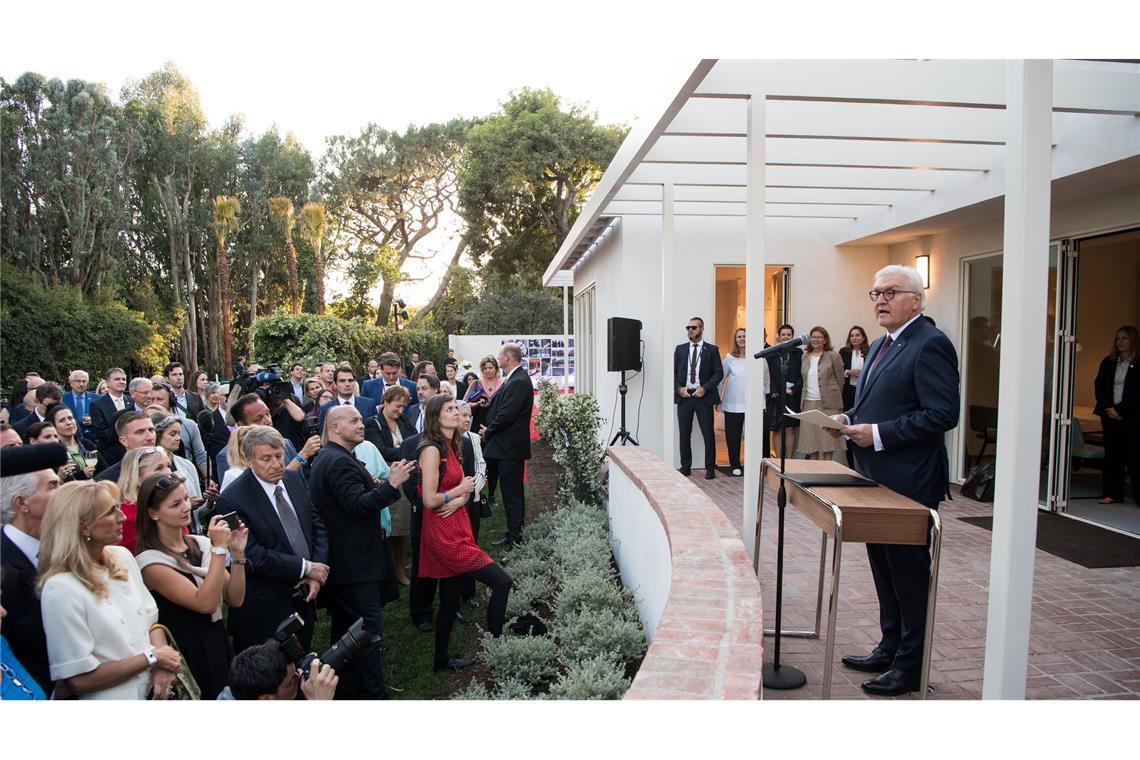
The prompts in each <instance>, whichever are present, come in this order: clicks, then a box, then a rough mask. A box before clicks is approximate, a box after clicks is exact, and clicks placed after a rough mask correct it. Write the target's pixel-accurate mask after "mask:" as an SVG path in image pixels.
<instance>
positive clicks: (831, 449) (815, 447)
mask: <svg viewBox="0 0 1140 760" xmlns="http://www.w3.org/2000/svg"><path fill="white" fill-rule="evenodd" d="M810 335H811V346H810V348H809V349H808V350H807V351H806V352H805V353H804V355H803V359H801V360H800V369H801V370H802V371H803V378H804V386H803V391H801V396H800V398H801V399H802V404H801V407H800V408H801V409H802V410H803V411H805V412H806V411H809V410H811V409H818V410H819V411H821V412H823V413H824V414H826V415H828V416H829V417H830V416H831V415H833V414H839V413H840V412H842V411H843V382H844V380H845V379H846V378H845V377H844V376H843V359H841V358H840V357H839V354H838V353H836V352H835V351H834V350H833V349H832V347H831V336H830V335H828V333H827V330H825V329H824V328H822V327H820V326H818V325H816V326H815V327H813V328H811V333H810ZM845 449H846V444H845V443H844V441H843V439H842V438H832V437H831V436H830V435H828V434H827V433H826V432H824V430H823V428H821V427H820V426H819V425H812V424H811V423H809V422H805V423H802V424H801V425H800V437H799V440H798V442H797V443H796V454H800V455H803V456H804V457H806V458H808V459H833V458H834V455H835V452H837V451H844V450H845Z"/></svg>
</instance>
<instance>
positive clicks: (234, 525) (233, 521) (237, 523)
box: [221, 512, 241, 530]
mask: <svg viewBox="0 0 1140 760" xmlns="http://www.w3.org/2000/svg"><path fill="white" fill-rule="evenodd" d="M221 518H222V519H223V520H225V521H226V523H227V524H229V526H230V530H237V529H238V528H240V527H241V520H240V519H239V518H238V513H237V512H230V513H229V514H224V515H222V516H221Z"/></svg>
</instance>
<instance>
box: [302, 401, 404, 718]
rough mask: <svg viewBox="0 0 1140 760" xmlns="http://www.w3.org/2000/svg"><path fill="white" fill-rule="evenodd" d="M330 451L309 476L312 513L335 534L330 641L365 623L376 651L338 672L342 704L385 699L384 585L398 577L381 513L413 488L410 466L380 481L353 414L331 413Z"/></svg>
mask: <svg viewBox="0 0 1140 760" xmlns="http://www.w3.org/2000/svg"><path fill="white" fill-rule="evenodd" d="M326 425H327V427H326V429H325V433H326V435H327V437H328V445H327V446H325V447H324V448H323V449H321V453H320V454H319V455H318V456H317V457H316V459H315V460H314V462H313V469H312V472H311V474H310V476H309V484H310V494H311V496H312V499H313V505H314V506H315V507H316V509H317V512H318V513H319V514H320V516H321V519H322V521H323V522H324V524H325V527H326V528H327V529H328V534H329V568H330V569H329V579H328V603H329V613H330V617H331V618H332V630H331V631H330V634H329V635H330V637H331V639H332V640H333V641H336V640H337V639H339V638H340V637H341V635H343V634H344V633H345V632H346V631H347V630H348V629H349V628H350V627H351V626H352V625H353V623H355V622H356V621H357V620H358V619H359V618H363V619H364V630H365V631H367V632H368V633H369V634H371V635H372V636H373V637H374V638H375V640H376V646H374V647H371V648H370V649H369V650H368V651H367V652H365V653H363V654H361V655H360V656H359V657H357V658H355V659H354V660H353V661H352V662H351V663H350V664H349V665H348V666H346V667H345V668H344V669H343V670H341V671H338V675H339V676H340V687H339V688H338V690H337V697H338V698H341V699H386V698H387V696H388V691H387V689H386V688H385V687H384V669H383V663H382V661H381V656H380V648H379V639H380V636H381V635H382V634H383V631H384V621H383V614H382V606H383V603H384V599H383V596H382V584H383V581H385V580H389V579H391V578H392V576H393V570H392V559H391V556H390V555H389V553H388V542H387V539H386V538H385V536H384V531H383V528H382V522H383V518H382V515H381V512H382V510H383V509H384V508H385V507H387V506H388V505H389V504H392V503H394V502H396V501H397V500H399V498H400V493H399V491H397V490H396V489H397V488H398V487H399V486H400V485H401V484H403V483H404V482H405V481H407V479H408V477H409V475H410V474H411V472H412V464H411V463H394V464H393V465H392V466H391V473H390V474H389V481H388V482H386V483H385V482H382V481H377V480H376V479H375V478H373V477H372V475H370V474H369V473H368V470H367V469H365V467H364V463H363V462H361V461H360V460H359V459H357V458H356V457H355V456H353V453H352V452H353V450H354V449H355V448H356V446H357V444H359V443H361V442H362V441H363V440H364V419H363V418H362V417H361V416H360V412H359V411H357V410H356V409H355V408H353V407H335V408H333V409H330V410H329V413H328V417H327V419H326Z"/></svg>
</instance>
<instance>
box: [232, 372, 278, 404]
mask: <svg viewBox="0 0 1140 760" xmlns="http://www.w3.org/2000/svg"><path fill="white" fill-rule="evenodd" d="M283 377H284V373H282V372H281V367H279V366H278V365H276V364H270V365H268V366H266V367H264V368H263V369H260V370H258V371H257V372H246V371H245V367H244V366H243V365H242V363H241V362H238V363H237V364H236V365H235V366H234V379H233V382H234V383H236V384H237V385H238V387H240V388H241V392H242V395H245V394H247V393H256V394H257V395H258V396H261V399H262V401H266V402H268V401H269V400H270V399H276V400H277V401H284V400H285V399H287V398H291V397H292V396H293V384H292V383H289V382H286V381H285V380H283V379H282V378H283Z"/></svg>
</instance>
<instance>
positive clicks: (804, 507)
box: [752, 459, 942, 699]
mask: <svg viewBox="0 0 1140 760" xmlns="http://www.w3.org/2000/svg"><path fill="white" fill-rule="evenodd" d="M787 467H788V473H789V474H796V475H800V474H821V473H834V474H854V472H853V471H852V470H850V469H848V468H847V467H845V466H843V465H841V464H839V463H838V462H830V461H826V460H807V459H793V460H788V462H787ZM760 482H761V484H763V485H770V486H771V487H772V489H773V490H775V489H777V488H778V487H779V485H780V462H779V460H777V459H765V460H763V461H762V462H761V464H760ZM785 483H786V491H787V497H788V506H791V507H795V508H796V509H797V510H799V512H800V513H801V514H803V515H804V516H805V517H807V518H808V519H809V520H811V522H812V523H813V524H815V526H816V527H818V528H819V529H820V530H821V531H822V532H823V542H822V546H821V547H820V552H819V588H818V591H817V595H816V606H815V630H814V631H783V632H782V635H784V636H792V637H805V638H819V624H820V616H821V614H822V607H823V576H824V569H825V568H826V565H827V539H828V536H830V537H831V539H832V542H833V544H832V546H833V548H832V558H831V591H830V595H829V606H828V613H827V643H826V649H825V655H824V657H825V659H824V664H823V698H824V699H830V698H831V665H832V660H833V659H834V657H835V619H836V612H837V611H838V604H839V570H840V560H841V559H842V555H843V544H844V543H864V544H913V545H920V546H922V545H925V544H926V536H927V530H928V529H930V525H931V523H932V522H933V529H932V530H933V533H932V536H933V538H932V542H931V545H930V596H929V599H928V601H927V605H926V631H925V643H924V646H923V651H922V678H921V683H920V684H919V696H920V698H922V699H926V695H927V691H928V688H927V687H928V685H929V681H930V652H931V648H932V644H933V639H934V605H935V601H936V597H937V590H938V556H939V551H940V549H941V546H942V523H941V521H940V520H939V518H938V512H937V511H936V510H932V509H927V508H926V507H924V506H922V505H921V504H919V503H918V502H916V501H913V500H911V499H908V498H906V497H905V496H902V495H900V494H897V493H895V492H894V491H892V490H891V489H889V488H887V487H886V486H882V485H880V486H875V487H867V486H804V485H801V484H799V483H796V482H795V481H792V480H787V481H785ZM765 490H766V489H765V488H763V487H761V489H760V498H759V503H758V504H757V508H756V543H755V549H754V550H753V557H752V565H753V568H754V569H755V570H756V574H757V576H759V574H760V530H761V526H762V524H763V516H764V491H765ZM765 633H769V631H765Z"/></svg>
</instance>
